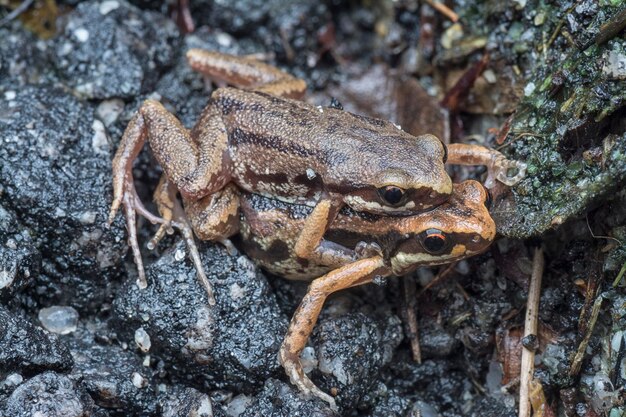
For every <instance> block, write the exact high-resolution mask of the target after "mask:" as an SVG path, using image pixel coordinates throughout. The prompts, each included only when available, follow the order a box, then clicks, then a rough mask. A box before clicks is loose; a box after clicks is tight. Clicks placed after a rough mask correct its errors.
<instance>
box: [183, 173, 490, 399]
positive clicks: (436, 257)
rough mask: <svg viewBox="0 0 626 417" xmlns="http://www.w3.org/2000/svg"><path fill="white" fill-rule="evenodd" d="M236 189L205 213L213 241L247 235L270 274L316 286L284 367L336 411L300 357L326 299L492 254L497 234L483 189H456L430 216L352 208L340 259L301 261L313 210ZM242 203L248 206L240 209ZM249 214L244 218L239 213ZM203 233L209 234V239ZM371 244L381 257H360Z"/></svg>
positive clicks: (249, 249)
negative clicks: (235, 212) (379, 281)
mask: <svg viewBox="0 0 626 417" xmlns="http://www.w3.org/2000/svg"><path fill="white" fill-rule="evenodd" d="M239 193H240V192H239V191H238V189H237V188H236V187H233V186H229V187H226V188H225V189H224V191H223V192H222V194H221V195H220V196H219V197H217V196H212V197H210V198H211V201H207V202H205V203H206V204H202V205H201V206H200V205H199V206H197V207H196V208H198V210H199V211H197V212H195V213H194V215H195V217H196V218H202V219H204V222H203V223H196V224H195V225H194V226H195V227H204V231H205V233H207V234H206V236H207V237H212V238H213V239H214V238H216V237H222V238H223V237H227V236H229V235H231V234H234V233H237V232H238V231H239V232H240V235H241V248H242V249H243V251H244V252H245V253H246V254H247V255H248V256H249V257H250V258H251V259H252V260H253V261H254V262H256V263H257V264H258V265H260V266H261V267H262V268H263V269H265V270H267V271H269V272H271V273H274V274H277V275H279V276H282V277H285V278H288V279H297V280H309V281H311V284H310V286H309V288H308V291H307V293H306V295H305V296H304V298H303V300H302V301H301V302H300V306H299V307H298V309H297V310H296V312H295V314H294V316H293V318H292V319H291V323H290V325H289V329H288V332H287V335H286V337H285V339H284V341H283V343H282V346H281V348H280V354H279V357H280V361H281V363H282V365H283V367H284V368H285V371H286V372H287V374H288V375H289V377H290V379H291V382H292V383H293V384H295V385H296V386H298V388H299V389H300V390H301V391H302V392H304V393H307V394H313V395H316V396H318V397H320V398H322V399H324V400H326V401H327V402H329V403H330V404H331V405H332V406H334V404H335V402H334V399H333V398H332V397H331V396H329V395H328V394H326V393H325V392H323V391H322V390H320V389H319V388H318V387H317V386H315V384H314V383H313V382H312V381H311V380H310V379H309V378H308V377H307V375H306V374H305V373H304V371H303V368H302V364H301V362H300V353H301V352H302V350H303V349H304V347H305V345H306V342H307V340H308V338H309V336H310V334H311V332H312V330H313V328H314V326H315V323H316V321H317V318H318V316H319V313H320V311H321V309H322V306H323V304H324V302H325V300H326V298H327V297H328V296H329V295H330V294H332V293H334V292H336V291H339V290H342V289H346V288H351V287H355V286H358V285H362V284H367V283H369V282H372V281H373V280H374V279H375V278H377V277H388V276H392V275H394V276H402V275H406V274H409V273H411V272H412V271H414V270H415V269H417V268H418V267H421V266H430V265H440V264H445V263H450V262H454V261H458V260H460V259H463V258H467V257H469V256H473V255H476V254H478V253H481V252H483V251H485V250H486V249H487V248H488V247H489V245H490V244H491V243H492V241H493V239H494V237H495V234H496V228H495V223H494V221H493V220H492V218H491V216H490V215H489V211H488V207H487V205H488V199H489V196H488V193H487V192H486V190H485V188H484V187H483V186H482V185H481V184H480V183H478V182H476V181H472V180H468V181H465V182H463V183H461V184H455V185H454V192H453V194H452V196H451V197H450V199H448V200H447V201H446V202H445V203H443V204H441V205H440V206H438V207H436V208H434V209H433V210H431V211H429V212H426V213H419V214H415V215H412V216H405V217H390V216H381V215H374V214H370V213H362V212H356V211H354V210H351V209H349V208H344V209H343V210H341V211H340V213H338V215H337V217H336V218H335V219H334V220H333V222H332V223H331V225H330V227H329V229H328V231H327V240H326V243H327V244H328V245H329V247H328V249H329V250H332V251H334V253H335V256H334V257H332V258H328V259H326V261H328V262H327V263H317V262H312V261H311V260H309V259H303V258H301V257H299V256H298V254H297V252H296V249H295V246H296V242H297V241H298V239H299V235H300V230H301V229H302V225H303V224H304V222H305V221H306V219H307V218H308V216H309V215H310V213H311V211H312V210H314V209H311V207H308V206H305V205H296V204H288V203H283V202H280V201H278V200H273V199H269V198H266V197H262V196H259V195H255V194H250V193H241V195H239ZM236 200H241V201H240V202H236ZM238 206H240V207H241V210H240V217H239V218H237V217H236V216H233V211H232V208H233V207H238ZM201 234H202V232H201ZM363 242H364V243H365V244H366V248H367V247H368V245H369V246H372V245H373V246H376V247H377V250H375V251H373V252H371V253H367V251H366V252H365V253H360V254H359V253H358V252H359V251H361V250H362V247H363Z"/></svg>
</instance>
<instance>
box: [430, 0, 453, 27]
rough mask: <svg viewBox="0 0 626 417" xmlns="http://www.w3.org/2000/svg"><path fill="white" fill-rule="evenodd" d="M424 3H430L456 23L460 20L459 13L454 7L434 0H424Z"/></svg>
mask: <svg viewBox="0 0 626 417" xmlns="http://www.w3.org/2000/svg"><path fill="white" fill-rule="evenodd" d="M424 3H426V4H428V5H429V6H430V7H432V8H433V9H435V10H437V11H438V12H439V13H441V14H442V15H444V16H445V17H447V18H448V19H450V20H452V22H454V23H456V22H458V21H459V15H458V14H456V13H454V11H452V9H450V8H449V7H448V6H446V5H445V4H443V3H439V2H436V1H434V0H424Z"/></svg>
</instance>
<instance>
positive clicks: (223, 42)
mask: <svg viewBox="0 0 626 417" xmlns="http://www.w3.org/2000/svg"><path fill="white" fill-rule="evenodd" d="M215 40H216V41H217V43H218V44H219V45H220V46H223V47H225V48H229V47H231V46H232V44H233V42H234V40H233V37H232V36H230V35H229V34H228V33H224V32H219V33H217V34H216V35H215Z"/></svg>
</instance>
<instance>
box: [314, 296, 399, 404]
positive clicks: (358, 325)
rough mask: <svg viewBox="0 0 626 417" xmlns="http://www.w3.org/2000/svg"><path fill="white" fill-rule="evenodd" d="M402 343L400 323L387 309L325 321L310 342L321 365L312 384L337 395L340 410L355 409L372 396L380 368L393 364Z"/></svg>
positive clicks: (325, 318)
mask: <svg viewBox="0 0 626 417" xmlns="http://www.w3.org/2000/svg"><path fill="white" fill-rule="evenodd" d="M333 301H335V300H333ZM337 301H339V300H337ZM330 304H331V305H330V309H331V311H332V308H333V306H332V304H333V303H332V302H331V303H330ZM402 339H403V332H402V328H401V325H400V319H399V318H398V317H397V316H395V315H394V314H393V313H392V312H391V310H390V309H389V307H388V306H387V307H384V308H381V309H380V310H379V311H371V310H370V309H368V308H363V309H361V311H349V310H348V313H347V314H342V315H339V316H334V317H333V316H326V317H323V318H322V319H321V320H320V321H319V323H318V325H317V327H316V328H315V330H314V331H313V337H312V340H311V344H312V345H313V346H314V347H315V349H316V351H317V360H318V362H319V364H318V369H316V370H314V371H313V373H312V376H313V380H314V381H315V382H319V386H320V388H321V389H323V390H324V391H326V392H332V391H337V392H338V396H337V397H336V401H337V403H338V405H339V406H340V407H345V408H347V409H350V408H354V407H355V406H356V405H357V404H358V402H359V400H360V399H361V398H362V397H363V396H364V395H365V394H367V393H368V392H369V390H370V389H371V387H372V385H373V383H374V381H376V380H377V378H378V376H379V373H380V370H381V368H383V367H384V366H385V365H387V364H388V363H389V362H390V361H391V359H392V356H393V352H394V350H395V348H396V347H397V346H398V345H399V343H400V342H401V341H402ZM357 381H358V383H357Z"/></svg>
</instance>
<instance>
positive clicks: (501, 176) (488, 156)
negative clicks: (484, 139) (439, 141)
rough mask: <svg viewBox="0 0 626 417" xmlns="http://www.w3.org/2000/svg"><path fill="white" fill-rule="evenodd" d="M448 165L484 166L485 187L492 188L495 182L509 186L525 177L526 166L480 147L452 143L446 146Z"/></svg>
mask: <svg viewBox="0 0 626 417" xmlns="http://www.w3.org/2000/svg"><path fill="white" fill-rule="evenodd" d="M447 163H448V164H453V165H485V166H486V167H487V170H488V174H487V180H486V181H485V187H487V188H493V186H494V185H495V180H496V179H497V180H498V181H500V182H502V183H504V184H505V185H508V186H511V185H515V184H517V183H518V182H519V181H521V180H522V179H523V178H524V176H525V175H526V164H525V163H523V162H519V161H513V160H510V159H507V158H506V157H505V156H504V155H503V154H502V153H500V152H498V151H496V150H494V149H490V148H487V147H485V146H480V145H467V144H464V143H453V144H450V145H448V160H447Z"/></svg>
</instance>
